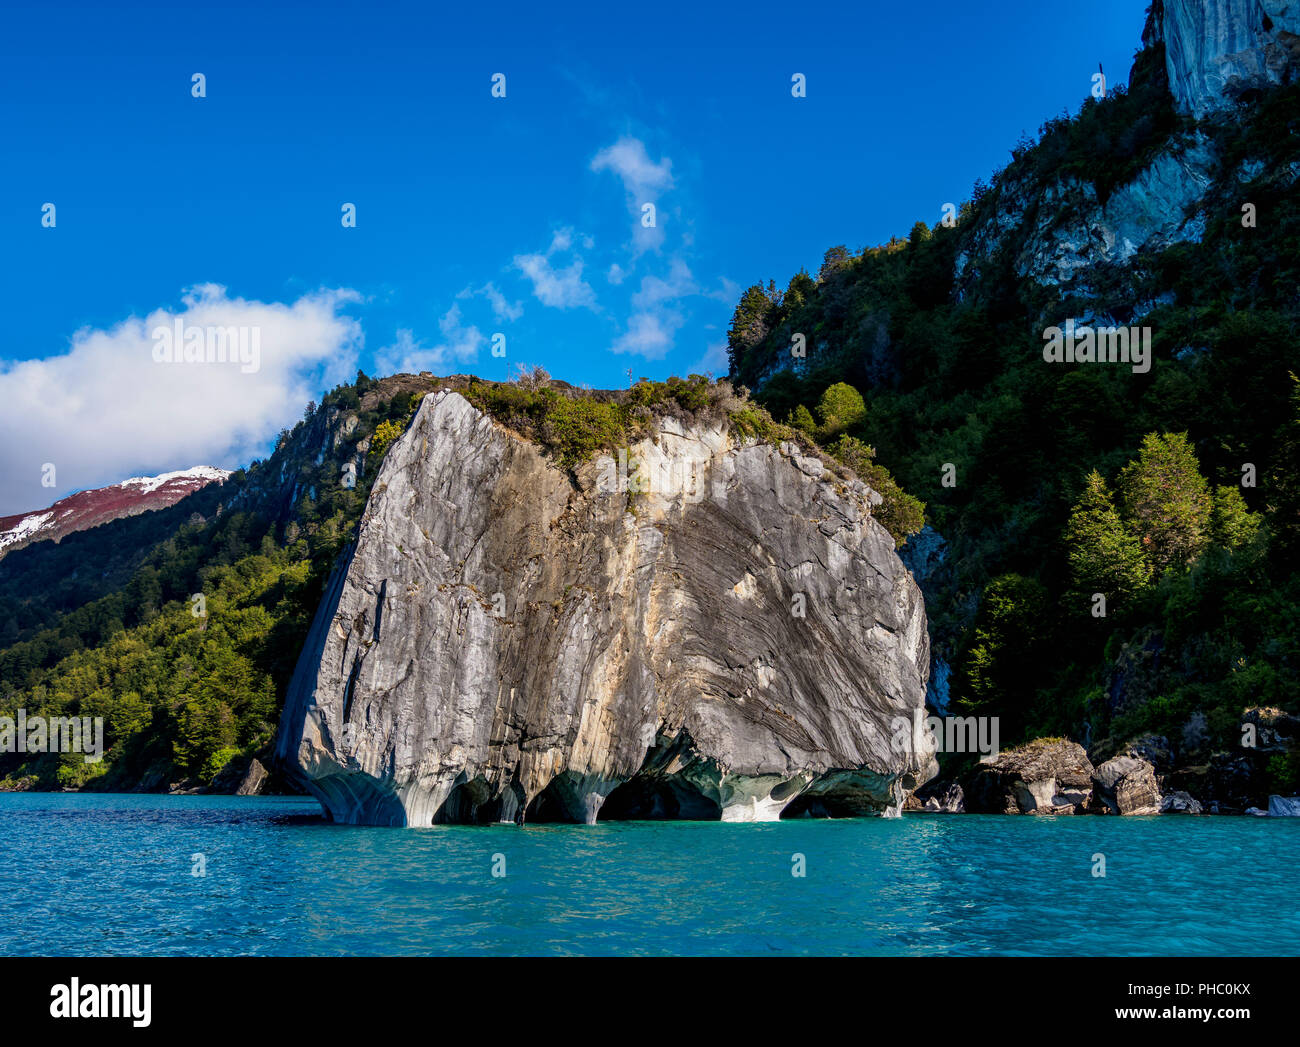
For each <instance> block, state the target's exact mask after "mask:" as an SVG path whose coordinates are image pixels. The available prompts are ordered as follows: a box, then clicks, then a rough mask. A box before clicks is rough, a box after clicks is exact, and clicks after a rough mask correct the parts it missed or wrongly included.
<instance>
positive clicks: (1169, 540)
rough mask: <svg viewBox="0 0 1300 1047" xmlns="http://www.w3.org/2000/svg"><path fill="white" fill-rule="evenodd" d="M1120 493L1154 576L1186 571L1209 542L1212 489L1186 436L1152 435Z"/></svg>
mask: <svg viewBox="0 0 1300 1047" xmlns="http://www.w3.org/2000/svg"><path fill="white" fill-rule="evenodd" d="M1119 490H1120V498H1121V504H1122V507H1123V516H1124V520H1125V522H1126V523H1127V524H1128V526H1129V528H1130V529H1131V530H1132V531H1133V532H1134V533H1135V534H1136V535H1137V538H1138V540H1139V542H1141V544H1142V549H1143V551H1144V552H1145V553H1146V556H1147V560H1148V562H1149V563H1150V564H1151V569H1152V571H1153V572H1154V574H1155V575H1156V577H1159V576H1160V575H1161V574H1163V573H1164V572H1165V570H1167V569H1168V568H1171V567H1186V566H1187V565H1188V564H1190V563H1191V562H1192V561H1193V560H1195V559H1196V557H1197V556H1198V555H1199V554H1200V552H1201V550H1202V549H1204V548H1205V546H1206V544H1207V543H1208V542H1209V540H1210V510H1211V504H1212V500H1211V497H1210V488H1209V484H1207V483H1206V481H1205V477H1204V476H1202V475H1201V471H1200V466H1199V463H1198V462H1197V460H1196V452H1195V451H1193V450H1192V445H1191V443H1190V442H1189V441H1188V439H1187V434H1186V433H1148V434H1147V435H1146V436H1145V437H1144V438H1143V440H1142V450H1141V451H1140V452H1139V454H1138V457H1137V458H1136V459H1135V460H1133V461H1131V462H1129V464H1128V465H1126V466H1125V467H1124V469H1123V471H1122V472H1121V473H1120V475H1119Z"/></svg>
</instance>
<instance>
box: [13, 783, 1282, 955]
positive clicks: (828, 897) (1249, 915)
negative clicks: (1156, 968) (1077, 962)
mask: <svg viewBox="0 0 1300 1047" xmlns="http://www.w3.org/2000/svg"><path fill="white" fill-rule="evenodd" d="M317 813H318V808H317V806H316V804H315V803H314V802H313V801H310V800H306V799H297V798H248V799H243V798H234V797H194V796H188V797H169V796H161V797H160V796H91V795H75V794H69V795H50V794H39V795H38V794H30V793H28V794H0V899H3V904H0V955H25V954H39V955H69V954H71V955H85V954H91V955H126V954H148V955H156V954H163V955H170V954H175V955H240V954H258V955H283V954H288V955H352V954H361V955H412V954H420V955H425V954H453V955H462V956H463V955H497V954H506V955H514V954H523V955H537V954H641V955H647V954H648V955H659V954H690V955H698V954H708V955H717V954H721V955H732V954H746V955H747V954H758V955H765V956H766V955H779V954H886V955H930V954H956V955H979V954H1032V955H1054V954H1066V955H1080V954H1081V955H1109V956H1116V955H1142V954H1174V955H1179V954H1193V955H1223V954H1232V955H1236V954H1282V955H1296V954H1297V953H1298V952H1300V913H1297V907H1296V906H1295V904H1294V900H1293V899H1294V878H1295V870H1296V868H1297V866H1298V864H1300V819H1287V818H1272V819H1264V818H1258V819H1257V818H1226V817H1225V818H1208V817H1205V818H1178V817H1168V816H1167V817H1157V818H1104V817H1074V818H1055V819H1053V818H1027V817H994V816H977V815H959V816H948V817H944V816H924V815H913V816H907V817H904V818H902V819H893V820H884V819H862V820H836V821H809V820H797V821H786V822H777V823H771V824H762V825H729V824H727V825H724V824H722V823H715V822H694V823H692V822H676V823H665V822H635V823H602V824H600V825H596V826H590V827H588V826H554V825H539V826H535V827H527V828H524V829H519V828H515V827H513V826H497V827H488V828H471V827H454V826H446V827H442V826H440V827H434V828H429V829H373V828H351V827H344V826H334V825H329V824H326V823H323V822H320V821H317V820H315V819H314V817H313V816H314V815H316V814H317ZM199 854H201V855H203V856H204V862H205V871H206V875H204V876H202V877H198V876H194V875H193V870H194V868H195V865H196V862H197V859H196V858H195V857H194V856H195V855H199ZM796 854H800V855H803V859H804V865H805V869H806V875H805V876H803V877H795V876H792V875H791V871H792V869H793V868H794V859H793V858H792V856H793V855H796ZM1097 854H1101V855H1104V856H1105V860H1106V876H1105V877H1104V878H1100V877H1094V876H1093V874H1092V873H1093V868H1094V864H1095V860H1094V855H1097ZM495 855H501V856H503V857H504V866H505V869H504V871H505V876H504V877H494V876H493V875H492V871H493V865H494V862H495V864H496V865H497V868H498V870H499V869H500V866H501V859H494V856H495Z"/></svg>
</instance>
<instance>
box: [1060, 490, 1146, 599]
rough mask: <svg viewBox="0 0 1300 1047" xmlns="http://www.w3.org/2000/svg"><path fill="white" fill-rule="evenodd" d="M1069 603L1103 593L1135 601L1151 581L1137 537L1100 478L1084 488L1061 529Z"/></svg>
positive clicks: (1109, 597)
mask: <svg viewBox="0 0 1300 1047" xmlns="http://www.w3.org/2000/svg"><path fill="white" fill-rule="evenodd" d="M1065 543H1066V555H1067V556H1068V558H1069V561H1070V580H1071V590H1072V592H1071V595H1072V602H1075V603H1079V601H1081V600H1088V599H1089V598H1090V597H1091V596H1092V594H1093V593H1104V594H1105V596H1106V599H1107V600H1114V599H1117V598H1120V599H1123V598H1127V597H1131V596H1133V595H1134V594H1135V593H1137V592H1139V591H1140V590H1141V589H1143V588H1144V587H1145V586H1146V585H1147V583H1148V582H1149V581H1150V580H1151V567H1150V565H1149V564H1148V563H1147V562H1146V558H1145V557H1144V556H1143V555H1142V546H1141V545H1140V544H1139V543H1138V540H1137V538H1136V537H1135V536H1134V535H1133V534H1132V533H1131V532H1129V531H1128V530H1126V529H1125V527H1124V523H1123V521H1122V520H1120V518H1119V513H1118V512H1117V511H1116V509H1115V503H1114V501H1113V500H1112V498H1111V494H1110V489H1109V488H1108V487H1107V486H1106V481H1105V480H1104V479H1103V478H1102V475H1101V473H1099V472H1097V470H1096V469H1094V470H1093V471H1092V472H1091V473H1089V474H1088V480H1087V486H1086V487H1085V488H1084V492H1083V497H1082V498H1080V499H1079V502H1078V504H1077V505H1075V507H1074V509H1073V511H1072V512H1071V513H1070V520H1069V522H1068V523H1067V524H1066V527H1065Z"/></svg>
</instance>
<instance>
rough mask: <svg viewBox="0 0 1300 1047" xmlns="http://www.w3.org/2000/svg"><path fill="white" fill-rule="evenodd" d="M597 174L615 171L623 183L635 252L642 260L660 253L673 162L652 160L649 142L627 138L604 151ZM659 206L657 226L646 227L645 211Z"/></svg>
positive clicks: (595, 162) (596, 165)
mask: <svg viewBox="0 0 1300 1047" xmlns="http://www.w3.org/2000/svg"><path fill="white" fill-rule="evenodd" d="M591 169H592V170H593V171H597V172H599V171H611V172H613V173H614V174H615V175H617V176H618V178H619V180H620V181H622V183H623V190H624V192H625V194H626V196H627V209H628V213H629V214H630V215H631V217H632V253H633V257H634V258H635V257H639V256H640V255H642V254H644V253H645V252H646V251H658V250H659V249H660V248H661V247H662V246H663V242H664V230H663V226H662V224H661V222H662V219H663V217H664V215H663V212H662V211H661V210H660V209H659V197H660V195H661V194H663V193H665V192H667V191H668V190H669V189H671V188H672V187H673V162H672V161H671V160H670V159H668V157H666V156H665V157H663V158H661V159H660V160H659V162H658V163H655V162H654V161H652V160H651V159H650V154H649V153H648V152H646V147H645V143H644V142H642V141H641V140H640V139H639V138H632V137H630V136H624V137H623V138H620V139H619V140H618V141H617V142H615V143H614V144H613V145H611V146H606V147H605V148H604V149H602V150H600V152H598V153H597V154H596V155H595V157H593V158H592V161H591ZM646 204H654V205H655V224H654V225H651V226H647V225H645V224H643V211H642V208H643V207H644V205H646Z"/></svg>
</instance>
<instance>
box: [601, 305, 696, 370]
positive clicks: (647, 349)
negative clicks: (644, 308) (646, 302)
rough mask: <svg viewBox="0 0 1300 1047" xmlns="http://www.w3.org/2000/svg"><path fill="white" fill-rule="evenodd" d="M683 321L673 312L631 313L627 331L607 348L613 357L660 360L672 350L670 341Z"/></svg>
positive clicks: (665, 310) (680, 315)
mask: <svg viewBox="0 0 1300 1047" xmlns="http://www.w3.org/2000/svg"><path fill="white" fill-rule="evenodd" d="M683 323H685V319H684V317H683V316H682V314H681V313H679V312H677V311H675V310H672V309H662V310H657V311H654V312H640V313H633V314H632V316H631V317H630V318H629V319H628V322H627V330H626V331H624V332H623V333H622V334H621V335H619V336H618V338H616V339H615V340H614V344H613V345H611V346H610V352H613V353H632V354H635V355H637V356H644V357H645V358H646V359H647V360H662V359H663V358H664V357H665V356H667V355H668V353H669V351H670V350H671V349H672V347H673V339H674V338H675V336H676V334H677V332H678V330H680V329H681V326H682V324H683Z"/></svg>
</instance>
